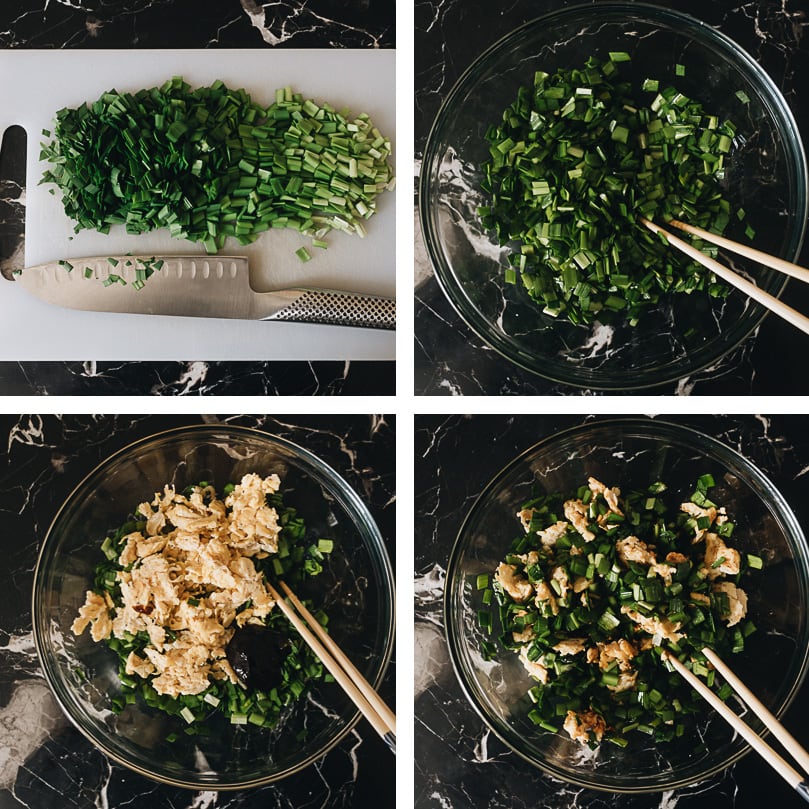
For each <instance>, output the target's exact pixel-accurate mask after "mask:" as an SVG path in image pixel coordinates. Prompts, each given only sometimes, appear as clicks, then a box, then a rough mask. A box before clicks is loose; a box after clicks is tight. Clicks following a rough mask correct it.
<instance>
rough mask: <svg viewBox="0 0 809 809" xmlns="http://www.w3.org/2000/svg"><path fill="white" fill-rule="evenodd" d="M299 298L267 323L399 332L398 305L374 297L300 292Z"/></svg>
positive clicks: (309, 291)
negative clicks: (286, 321)
mask: <svg viewBox="0 0 809 809" xmlns="http://www.w3.org/2000/svg"><path fill="white" fill-rule="evenodd" d="M299 291H300V293H301V294H300V295H299V296H298V297H297V298H296V299H295V300H294V301H292V302H291V303H289V304H288V305H287V306H285V307H284V308H283V309H281V310H280V311H278V312H276V313H275V314H274V315H271V316H270V317H266V318H263V319H264V320H295V321H297V322H299V323H332V324H335V325H338V326H364V327H366V328H372V329H395V328H396V301H395V300H394V299H393V298H382V297H377V296H374V295H356V294H353V293H350V292H331V291H323V290H318V289H302V290H299Z"/></svg>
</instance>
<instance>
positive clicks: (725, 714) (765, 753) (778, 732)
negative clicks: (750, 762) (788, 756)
mask: <svg viewBox="0 0 809 809" xmlns="http://www.w3.org/2000/svg"><path fill="white" fill-rule="evenodd" d="M702 651H703V652H710V650H709V649H708V650H706V649H703V650H702ZM711 656H712V657H714V658H716V659H717V660H719V658H718V657H716V655H715V654H714V653H713V652H711ZM662 658H663V661H664V662H666V663H668V664H669V665H670V666H671V667H672V668H673V669H674V670H675V671H676V672H677V673H678V674H679V675H680V676H681V677H682V678H683V679H684V680H685V681H686V682H687V683H688V684H689V685H690V686H691V687H692V688H693V689H694V690H695V691H696V692H697V693H698V694H699V695H700V696H701V697H702V698H703V699H704V700H705V701H706V702H707V703H708V704H709V705H710V706H711V707H712V708H713V709H714V710H715V711H716V712H717V713H718V714H719V715H720V716H721V717H722V718H723V719H724V720H725V721H726V722H727V723H728V724H729V725H730V726H731V727H732V728H733V729H734V730H735V731H736V732H737V733H738V734H739V735H740V736H741V737H742V738H743V739H744V740H745V741H746V742H747V743H748V744H749V745H750V746H751V747H752V748H753V749H754V750H755V751H756V752H757V753H758V754H759V755H760V756H761V757H762V758H763V759H764V760H765V761H766V762H767V764H769V765H770V766H771V767H772V768H773V769H774V770H775V771H776V772H777V773H778V774H779V775H780V776H781V777H782V778H783V779H784V780H785V781H786V782H787V783H788V784H789V785H790V786H791V787H792V788H793V789H794V790H795V791H796V792H798V794H799V795H800V796H801V797H802V798H803V799H804V800H806V801H809V781H807V780H806V779H805V778H804V777H803V776H802V775H801V774H800V773H799V772H798V771H797V770H796V769H795V768H794V767H793V766H792V765H791V764H789V763H788V762H787V761H786V760H785V759H784V758H783V757H782V756H781V755H780V754H779V753H777V752H776V751H775V750H773V748H772V747H770V745H769V744H767V742H765V741H764V740H763V739H762V738H761V737H760V736H759V735H758V734H757V733H756V732H755V731H754V730H753V729H752V728H751V727H750V726H749V725H748V724H747V723H746V722H744V721H743V720H742V719H741V718H740V717H739V716H737V715H736V714H735V713H733V711H731V710H730V708H729V707H728V706H727V705H726V704H725V703H724V702H723V701H722V700H721V699H719V697H718V696H716V694H714V692H713V691H711V689H710V688H708V686H707V685H706V684H705V683H704V682H703V681H702V680H700V679H699V677H697V676H696V675H695V674H694V673H693V672H691V671H690V670H689V669H687V668H686V667H685V666H684V665H683V664H682V663H681V662H680V661H679V660H678V659H677V658H676V657H675V656H674V655H673V654H671V653H670V652H668V651H666V650H664V651H663V655H662ZM709 659H711V658H710V657H709ZM711 662H712V663H713V660H711ZM720 664H721V666H722V669H723V671H721V672H720V673H722V676H723V677H725V679H726V681H727V682H728V684H729V685H730V686H731V688H733V689H734V690H736V685H735V683H740V684H741V681H740V680H739V678H738V677H736V676H735V675H733V673H732V672H730V669H729V668H728V667H727V666H726V665H725V664H724V663H722V661H721V660H720ZM725 671H727V672H730V673H731V675H732V680H731V678H729V677H727V676H726V675H725V673H724V672H725ZM741 685H742V689H743V691H744V692H745V693H746V694H748V695H750V696H751V697H753V700H754V701H755V702H756V703H758V705H761V703H760V702H759V701H758V700H757V699H756V698H755V697H754V696H753V694H752V692H751V691H750V690H749V689H748V688H747V687H746V686H744V684H741ZM737 693H739V696H741V697H742V699H744V701H745V702H747V699H745V697H744V696H743V695H742V693H741V692H738V691H737ZM747 704H748V705H749V706H750V708H751V710H752V711H753V712H754V713H756V714H757V715H758V710H757V709H756V708H755V707H753V704H751V703H750V702H747ZM762 707H764V706H762ZM765 711H766V708H765ZM767 713H768V714H769V715H770V717H772V721H773V723H774V724H773V725H772V726H771V725H770V724H769V723H768V722H767V721H766V720H763V721H764V723H765V725H767V727H768V728H769V729H770V731H771V732H772V734H773V736H774V737H775V738H776V739H777V740H778V741H779V742H781V743H782V744H784V746H785V747H787V744H786V742H785V741H784V738H785V735H786V736H788V737H789V739H791V741H792V743H793V744H791V745H790V747H788V748H787V749H789V750H790V752H792V749H790V748H791V747H793V746H797V747H798V748H800V750H801V753H802V755H801V757H800V761H801V766H803V767H804V768H805V765H804V763H803V761H804V760H805V757H806V751H805V750H803V748H801V747H800V745H799V744H798V742H797V741H795V739H794V738H792V736H791V735H790V734H789V733H788V731H787V730H786V729H785V728H784V727H783V725H782V724H781V723H780V722H779V721H778V720H777V719H776V718H775V717H774V716H772V714H770V712H769V711H767ZM762 719H763V717H762ZM793 755H794V754H793ZM796 758H797V757H796Z"/></svg>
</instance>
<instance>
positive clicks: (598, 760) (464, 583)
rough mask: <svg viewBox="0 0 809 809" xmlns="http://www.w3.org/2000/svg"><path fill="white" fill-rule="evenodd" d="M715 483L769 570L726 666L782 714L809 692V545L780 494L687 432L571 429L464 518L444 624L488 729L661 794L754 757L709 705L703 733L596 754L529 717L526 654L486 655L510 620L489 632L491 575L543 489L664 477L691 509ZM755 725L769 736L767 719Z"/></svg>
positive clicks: (746, 548) (534, 751) (590, 772)
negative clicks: (485, 599) (483, 624)
mask: <svg viewBox="0 0 809 809" xmlns="http://www.w3.org/2000/svg"><path fill="white" fill-rule="evenodd" d="M705 473H709V474H712V475H713V477H714V479H715V481H716V484H717V485H716V488H714V489H712V490H711V498H712V500H714V502H717V503H720V504H722V505H724V506H726V507H727V511H728V514H729V515H731V520H732V521H734V522H735V523H736V529H735V531H734V533H733V544H734V547H737V548H739V550H741V551H742V552H750V553H754V554H757V555H759V556H761V558H762V559H763V560H764V568H763V570H762V571H761V573H760V574H757V575H756V577H755V578H754V579H752V578H748V579H747V580H746V582H745V589H746V590H747V591H748V595H749V605H748V615H749V617H750V618H751V619H752V620H753V622H754V624H755V625H756V627H757V631H756V632H755V633H754V634H753V635H751V636H750V637H749V638H748V642H747V646H746V648H745V650H744V651H743V652H741V653H739V654H736V655H733V656H732V659H729V660H727V661H726V662H728V664H729V665H730V666H731V667H732V668H733V670H734V671H735V672H736V674H737V675H738V676H739V677H741V679H742V681H743V682H745V683H746V684H747V685H748V686H749V687H750V688H751V689H752V690H753V692H754V693H755V694H757V696H758V697H759V698H760V699H761V700H762V702H763V703H764V704H765V705H767V707H769V708H770V710H771V711H773V713H775V714H776V715H778V714H781V713H783V711H784V710H785V709H786V707H787V706H788V705H789V703H790V701H791V700H792V698H793V696H794V695H795V693H796V692H797V690H798V689H799V687H800V685H801V683H802V682H803V679H804V677H805V675H806V671H807V662H808V659H809V624H808V623H807V603H809V601H808V600H807V599H809V547H808V546H807V543H806V539H805V537H804V534H803V531H802V530H801V527H800V525H799V524H798V522H797V520H796V519H795V515H794V514H793V513H792V511H791V509H790V507H789V505H788V504H787V503H786V502H785V501H784V499H783V497H782V496H781V495H780V494H779V492H778V491H777V489H776V488H775V487H774V486H773V484H772V483H771V482H770V481H769V480H768V479H767V478H766V477H765V476H764V475H763V474H762V473H761V472H760V471H759V470H758V469H757V468H756V467H755V466H754V465H753V464H752V463H750V461H748V460H747V459H746V458H744V457H742V456H741V455H739V454H738V453H737V452H735V451H734V450H732V449H730V448H728V447H726V446H725V445H723V444H721V443H720V442H718V441H716V440H715V439H713V438H710V437H709V436H706V435H702V434H700V433H698V432H695V431H694V430H691V429H689V428H686V427H682V426H678V425H675V424H668V423H664V422H660V421H657V420H614V421H606V422H600V423H595V424H590V425H585V426H583V427H577V428H574V429H571V430H566V431H564V432H561V433H557V434H556V435H554V436H551V437H550V438H548V439H546V440H545V441H542V442H540V443H539V444H536V445H535V446H533V447H531V448H530V449H528V450H526V451H525V452H524V453H523V454H522V455H520V456H518V457H517V458H515V459H514V460H513V461H512V462H511V463H510V464H508V466H506V467H505V468H504V469H503V470H502V471H501V472H500V473H499V474H498V475H497V476H496V477H495V478H494V479H493V480H492V481H491V483H489V485H488V486H487V487H486V489H485V490H484V491H483V492H482V493H481V495H480V496H479V497H478V499H477V501H476V502H475V504H474V505H473V506H472V509H471V510H470V512H469V514H468V515H467V517H466V519H465V520H464V523H463V525H462V526H461V529H460V531H459V533H458V537H457V540H456V542H455V545H454V547H453V549H452V553H451V556H450V560H449V565H448V567H447V584H446V592H445V601H444V613H445V614H444V620H445V626H446V632H447V638H448V641H449V649H450V656H451V658H452V662H453V665H454V667H455V672H456V674H457V677H458V679H459V681H460V684H461V686H462V688H463V690H464V692H465V694H466V696H467V698H468V699H469V701H470V703H471V704H472V706H473V707H474V708H475V710H476V711H477V713H478V714H479V715H480V716H481V718H482V719H483V721H484V722H486V724H487V725H488V726H489V727H491V729H492V730H493V731H494V732H495V733H496V734H497V736H499V737H500V739H502V740H503V741H504V742H505V743H506V744H507V745H508V746H509V747H511V748H512V749H513V750H514V751H515V752H516V753H518V754H519V755H520V756H522V757H523V758H524V759H526V760H527V761H528V762H530V763H531V764H534V765H536V766H538V767H540V768H542V769H543V770H546V771H547V772H549V773H550V774H551V775H553V776H555V777H557V778H560V779H562V780H564V781H569V782H572V783H575V784H579V785H581V786H585V787H590V788H592V789H601V790H606V791H610V792H625V793H631V792H652V791H658V790H669V789H674V788H676V787H680V786H684V785H686V784H690V783H693V782H696V781H700V780H702V779H704V778H706V777H708V776H709V775H711V774H713V773H716V772H719V771H720V770H722V769H724V768H725V767H727V766H728V765H730V764H731V763H732V762H734V761H736V760H737V759H739V758H740V757H741V756H742V755H743V754H744V753H746V752H747V751H748V750H749V747H748V745H747V744H746V743H745V742H744V741H743V740H742V739H740V738H739V737H738V736H736V735H735V734H734V733H733V731H732V730H731V729H730V727H729V726H728V725H727V724H726V723H725V722H724V720H722V719H721V718H719V717H718V716H717V715H716V714H714V713H713V712H712V711H711V709H710V708H709V707H708V706H707V705H706V706H705V712H704V714H702V715H700V716H699V717H698V718H697V722H696V728H695V729H693V730H692V731H691V732H690V733H688V734H687V735H685V736H683V737H682V738H680V739H676V740H675V741H674V742H671V743H654V742H653V741H651V740H648V741H647V740H646V737H643V736H639V735H638V734H635V735H634V736H633V737H632V742H631V744H630V745H629V746H628V747H626V748H620V747H617V746H615V745H612V744H608V743H603V744H601V745H599V746H598V748H597V749H596V750H595V751H591V750H590V749H588V748H586V747H583V746H582V745H581V744H579V743H578V742H575V741H572V740H571V739H570V738H569V737H568V735H567V734H566V733H564V732H561V733H558V734H555V733H548V732H546V731H542V730H540V729H538V728H537V726H536V725H534V724H533V723H532V722H531V721H530V720H529V719H528V718H527V709H526V707H525V704H524V701H521V700H523V698H524V696H525V694H526V692H527V691H528V689H529V688H530V687H531V686H533V685H535V684H536V681H535V680H532V679H531V678H530V677H529V676H528V674H527V672H526V671H525V669H524V668H523V666H522V664H521V663H520V661H519V659H518V657H517V655H516V654H514V653H513V652H510V651H506V650H502V651H501V652H500V654H499V655H498V656H497V657H496V659H494V660H491V661H487V660H484V658H483V655H482V653H481V641H483V640H484V639H488V640H492V639H493V638H496V637H497V635H498V634H499V631H500V630H499V625H498V624H496V625H495V627H494V628H493V630H492V635H491V636H490V635H488V634H483V632H482V630H481V629H480V627H479V626H478V620H477V611H478V610H479V609H481V608H482V604H481V591H479V590H477V588H476V586H475V581H476V577H477V576H478V574H481V573H488V574H491V573H492V572H493V571H494V570H495V568H496V567H497V564H498V563H499V562H500V561H501V560H502V559H503V558H504V556H505V554H506V552H507V551H508V548H509V545H510V543H511V540H512V539H513V538H514V537H515V536H517V535H519V534H520V532H521V530H522V529H521V526H520V525H519V521H518V520H517V517H516V516H515V515H516V512H517V510H518V509H519V508H520V507H521V504H522V503H523V502H525V501H527V500H528V499H530V497H532V496H535V494H534V493H536V494H542V493H551V492H565V491H573V490H575V489H576V488H578V487H579V486H580V485H582V484H583V483H586V481H587V478H588V476H590V475H592V476H594V477H596V478H598V479H599V480H601V481H603V482H604V483H606V484H607V485H608V486H618V487H619V488H620V489H621V490H622V491H629V490H631V489H633V488H642V487H643V488H645V487H646V486H648V485H649V484H650V483H651V482H654V481H657V480H661V481H663V482H665V483H666V484H668V486H669V496H670V497H671V498H672V502H677V503H679V502H682V501H681V500H678V499H677V498H678V497H681V496H682V497H683V499H687V497H688V495H690V493H691V492H692V491H693V486H694V483H695V481H696V479H697V478H698V477H699V476H700V475H702V474H705ZM775 660H777V661H778V665H773V661H775ZM734 709H736V706H734ZM742 715H744V714H742ZM748 718H749V717H748ZM750 723H751V724H752V725H753V727H754V728H756V730H758V731H761V729H762V725H761V723H760V722H759V721H758V720H755V719H752V720H750Z"/></svg>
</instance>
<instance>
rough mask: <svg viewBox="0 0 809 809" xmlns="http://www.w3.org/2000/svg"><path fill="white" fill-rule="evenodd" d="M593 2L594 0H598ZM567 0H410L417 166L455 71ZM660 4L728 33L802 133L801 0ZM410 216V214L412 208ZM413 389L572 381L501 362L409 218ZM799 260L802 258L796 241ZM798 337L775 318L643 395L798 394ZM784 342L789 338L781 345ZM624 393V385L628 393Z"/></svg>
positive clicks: (805, 105)
mask: <svg viewBox="0 0 809 809" xmlns="http://www.w3.org/2000/svg"><path fill="white" fill-rule="evenodd" d="M597 1H598V0H595V2H597ZM573 4H574V3H572V2H570V0H513V1H512V2H508V3H473V2H470V0H462V1H461V2H455V1H454V0H420V1H419V2H417V3H416V5H415V63H416V75H415V90H416V94H415V146H416V163H417V168H418V166H419V165H420V160H421V156H422V153H423V150H424V147H425V144H426V141H427V135H428V133H429V129H430V126H431V124H432V122H433V119H434V118H435V116H436V114H437V113H438V110H439V107H440V105H441V103H442V101H443V99H444V98H445V97H446V96H447V94H448V93H449V91H450V89H451V88H452V86H453V84H454V83H455V81H456V80H457V79H458V78H459V77H460V75H461V73H462V72H463V71H464V70H465V69H466V68H467V67H468V66H469V65H470V64H471V63H472V62H473V61H474V59H475V58H476V57H477V56H478V55H479V54H480V53H481V52H482V51H483V50H484V49H485V48H486V47H488V46H489V45H491V44H493V43H494V42H495V41H496V40H498V39H499V38H500V37H502V36H505V35H506V34H507V33H508V32H509V31H511V30H513V29H514V28H516V27H517V26H518V25H520V24H522V23H524V22H527V21H529V20H531V19H534V18H536V17H539V16H541V15H542V14H546V13H548V12H549V11H552V10H554V9H557V8H561V7H564V6H568V5H573ZM659 5H662V6H671V7H672V8H674V7H676V8H677V10H679V11H684V12H686V13H689V14H692V15H693V16H695V17H697V18H699V19H701V20H704V21H705V22H707V23H708V24H709V25H712V26H715V27H717V28H718V29H719V30H721V31H722V32H723V33H725V34H727V35H728V36H730V37H731V38H732V39H734V40H736V42H738V43H739V44H740V45H741V46H742V47H743V48H744V49H745V50H747V51H748V52H749V53H751V54H752V55H753V56H754V58H755V59H757V60H758V61H759V62H760V64H761V65H762V66H763V67H764V69H765V70H766V71H767V72H768V73H769V75H770V76H771V77H772V79H773V80H774V81H775V83H776V84H777V85H778V86H779V88H780V89H781V91H782V92H783V94H784V96H785V98H786V99H787V102H788V103H789V106H790V108H791V109H792V112H793V114H794V116H795V119H796V121H797V124H798V127H799V129H800V130H801V132H802V135H803V141H804V146H806V143H807V137H809V92H808V91H807V86H806V81H805V80H804V79H805V77H806V76H807V75H809V6H807V5H806V3H805V2H803V0H760V1H759V2H744V0H681V1H680V2H677V3H664V2H661V3H659ZM416 219H417V220H418V216H416ZM415 255H416V302H415V366H416V367H415V390H416V393H417V394H421V395H450V394H455V395H486V394H488V395H492V394H503V395H515V394H517V395H551V394H563V395H564V394H577V393H581V391H580V390H579V389H578V388H573V387H568V386H565V385H561V384H557V383H553V382H549V381H547V380H544V379H542V378H541V377H538V376H535V375H534V374H531V373H529V372H527V371H523V370H521V369H519V368H517V367H516V366H512V365H510V364H509V363H508V362H507V361H505V360H502V359H501V358H500V357H499V355H498V354H496V352H494V351H493V350H492V349H490V348H489V347H487V346H486V345H485V344H484V343H483V342H482V341H481V340H480V339H479V338H478V337H477V335H475V334H474V333H473V332H472V331H471V330H470V329H469V328H467V327H466V325H465V324H464V323H463V322H462V321H461V320H460V318H459V317H458V316H457V315H456V314H455V312H454V310H453V309H452V307H451V306H450V304H449V302H448V301H447V300H446V298H445V297H444V295H443V293H442V292H441V289H440V288H439V286H438V283H437V281H436V280H435V277H434V276H433V273H432V268H431V266H430V261H429V258H428V257H427V253H426V249H425V247H424V244H423V241H422V239H421V235H420V228H419V225H418V221H417V225H416V247H415ZM800 261H801V262H802V263H803V264H804V265H805V264H806V263H807V262H809V246H807V245H806V244H805V245H804V250H803V253H802V256H801V259H800ZM783 299H784V301H786V302H787V303H788V304H789V305H790V306H793V307H794V308H796V309H798V310H799V311H803V312H806V311H809V291H807V289H806V287H804V286H803V285H801V284H797V283H795V282H794V281H793V282H790V284H789V286H788V287H787V291H786V293H785V295H784V296H783ZM801 345H802V346H804V350H805V349H806V348H807V347H809V343H808V342H807V337H805V336H804V335H803V334H801V333H800V332H799V331H797V330H796V329H794V328H793V327H791V326H788V325H787V324H785V323H784V322H783V321H781V320H780V319H779V318H777V317H775V316H768V317H767V318H766V319H765V320H764V322H763V323H762V325H761V327H760V328H759V330H758V334H757V335H754V336H753V337H751V338H749V339H748V340H747V341H746V342H745V343H744V344H743V345H741V346H740V347H738V348H737V349H736V350H734V351H733V352H732V353H731V354H729V355H728V356H726V357H725V358H724V359H722V360H721V361H720V362H718V363H716V364H715V365H714V366H713V367H710V368H707V369H705V370H703V371H700V372H698V373H695V374H694V375H693V376H691V377H689V378H687V379H682V380H680V381H679V382H677V383H671V384H668V385H665V386H660V387H659V388H652V389H649V390H647V391H646V392H647V393H663V394H703V395H715V394H730V395H746V394H778V395H789V394H805V393H807V392H809V382H807V379H806V376H805V374H803V373H802V372H801V371H800V370H798V369H797V368H793V367H791V365H792V362H791V360H792V357H793V356H795V352H798V351H800V350H801V349H800V346H801ZM784 346H790V349H789V351H785V350H784ZM629 393H631V391H629Z"/></svg>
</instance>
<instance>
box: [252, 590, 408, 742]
mask: <svg viewBox="0 0 809 809" xmlns="http://www.w3.org/2000/svg"><path fill="white" fill-rule="evenodd" d="M279 585H280V587H281V588H282V589H283V590H284V592H285V593H286V594H287V596H288V597H289V599H290V602H291V603H292V605H293V606H294V607H295V608H296V609H300V610H301V615H302V616H303V618H301V617H300V616H299V615H298V614H297V613H296V612H295V609H293V606H290V604H289V603H287V602H286V601H285V600H284V598H283V597H282V596H281V595H280V593H279V592H278V591H277V590H276V589H275V588H274V587H273V586H272V585H271V584H270V583H269V582H268V583H267V590H268V592H269V593H270V595H271V596H272V597H273V599H274V600H275V602H276V603H277V604H278V608H279V609H280V610H281V611H282V612H283V613H284V615H286V617H287V619H288V620H289V622H290V623H291V624H292V626H294V627H295V629H296V630H297V631H298V633H299V634H300V636H301V637H302V638H303V639H304V641H305V642H306V643H307V645H308V646H309V648H310V649H311V650H312V651H313V652H314V653H315V654H316V655H317V656H318V657H319V658H320V660H321V662H322V663H323V665H324V666H325V668H326V670H327V671H328V672H329V674H331V675H332V677H334V679H335V681H336V682H337V683H338V685H340V687H341V688H342V689H343V691H345V693H346V695H347V696H348V697H349V699H351V701H352V702H353V703H354V704H355V705H356V706H357V708H358V709H359V711H360V713H361V714H362V715H363V716H364V717H365V718H366V719H367V720H368V722H369V723H370V724H371V726H372V727H373V729H374V730H375V731H376V732H377V733H378V734H379V735H380V736H381V737H382V740H383V741H384V742H385V744H387V746H388V747H389V748H390V749H391V751H392V752H394V753H395V752H396V718H395V716H394V714H393V712H392V711H391V710H390V709H389V708H388V707H387V706H386V705H385V704H384V702H382V700H381V699H380V698H379V695H378V694H377V693H376V692H375V691H374V689H373V688H372V687H371V685H370V684H369V683H368V682H367V680H366V679H365V678H364V677H363V676H362V675H361V674H360V672H359V671H358V670H357V669H356V667H355V666H354V665H353V664H352V663H351V661H350V660H349V659H348V658H347V657H346V655H345V653H344V652H343V651H342V650H341V649H340V648H339V647H338V646H337V644H336V643H334V641H333V640H332V639H331V638H329V637H328V635H327V634H326V632H324V631H323V627H321V626H320V624H319V623H318V621H317V619H316V618H315V617H314V616H313V615H312V614H311V613H310V612H309V610H307V609H306V607H304V605H303V604H302V603H301V602H300V600H299V599H298V598H297V597H296V596H295V594H294V593H293V592H292V590H291V589H290V588H289V587H288V586H287V585H286V584H285V583H284V582H279ZM303 619H306V621H308V625H307V623H305V622H304V620H303ZM310 627H311V629H310ZM318 630H319V631H318ZM315 633H317V634H315ZM318 636H319V637H321V638H323V637H324V636H325V638H326V639H328V642H329V648H330V649H331V651H329V649H327V648H326V645H324V643H325V641H324V643H321V641H320V640H318ZM372 701H373V702H372ZM375 704H381V705H382V706H383V707H384V710H383V711H380V710H378V708H376V707H374V705H375Z"/></svg>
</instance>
